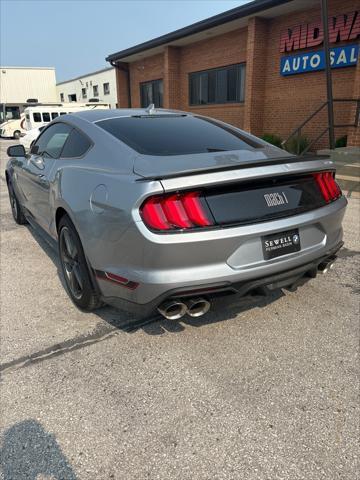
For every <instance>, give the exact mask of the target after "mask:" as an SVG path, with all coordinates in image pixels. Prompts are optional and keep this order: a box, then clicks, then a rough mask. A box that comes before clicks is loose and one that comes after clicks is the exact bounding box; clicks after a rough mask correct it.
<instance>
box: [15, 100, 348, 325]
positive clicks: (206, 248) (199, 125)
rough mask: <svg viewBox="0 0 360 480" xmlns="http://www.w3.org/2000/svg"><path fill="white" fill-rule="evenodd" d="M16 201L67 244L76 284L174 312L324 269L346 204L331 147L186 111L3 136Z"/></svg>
mask: <svg viewBox="0 0 360 480" xmlns="http://www.w3.org/2000/svg"><path fill="white" fill-rule="evenodd" d="M8 155H9V156H10V157H11V158H10V160H9V162H8V164H7V168H6V180H7V184H8V189H9V195H10V201H11V207H12V213H13V216H14V219H15V221H16V222H17V223H19V224H24V223H26V222H30V223H31V225H33V226H34V227H35V228H37V229H39V230H40V231H41V232H42V233H43V234H44V235H45V236H47V237H48V239H50V240H51V241H52V242H53V243H56V244H57V246H58V250H59V256H60V262H61V266H62V270H63V273H64V278H65V281H66V285H67V289H68V293H69V295H70V297H71V299H72V300H73V302H74V303H75V304H76V305H77V306H78V307H80V308H82V309H84V310H92V309H94V308H97V307H99V306H100V305H102V304H103V303H107V304H110V305H113V306H116V307H118V308H121V309H125V310H130V311H133V312H135V313H136V314H138V315H141V316H143V315H149V314H150V313H151V312H152V311H156V309H158V310H159V312H160V313H161V314H162V315H163V316H165V317H166V318H168V319H178V318H181V317H182V316H183V315H185V314H189V315H191V316H193V317H196V316H201V315H203V314H204V313H206V312H207V311H208V310H209V308H210V302H211V299H212V298H213V297H214V296H220V295H229V294H231V293H238V294H241V295H250V294H253V293H254V292H255V293H256V292H259V291H262V292H263V293H264V292H265V291H267V290H268V289H276V288H282V287H289V286H292V285H294V284H296V283H298V282H299V280H302V279H304V278H305V277H315V276H316V274H317V272H319V271H320V272H325V271H326V270H327V269H328V268H329V267H330V266H331V265H332V263H333V261H334V260H335V258H336V253H337V251H338V250H339V248H341V246H342V234H343V232H342V227H341V222H342V219H343V215H344V212H345V207H346V203H347V202H346V199H345V198H344V196H342V194H341V191H340V189H339V186H338V185H337V183H336V181H335V178H334V177H335V167H334V164H333V163H332V162H331V161H330V160H329V159H328V158H326V157H323V158H320V157H313V158H308V157H306V158H299V157H297V156H294V155H290V154H289V153H287V152H285V151H283V150H281V149H278V148H276V147H274V146H272V145H269V144H268V143H266V142H264V141H262V140H260V139H258V138H256V137H254V136H252V135H250V134H248V133H246V132H244V131H242V130H239V129H237V128H235V127H232V126H230V125H227V124H225V123H222V122H220V121H216V120H214V119H211V118H207V117H203V116H199V115H194V114H190V113H186V112H178V111H170V110H162V109H161V110H160V109H159V110H155V109H154V108H151V107H150V108H148V109H145V110H144V109H128V110H95V111H84V112H79V113H75V114H72V115H64V116H62V117H59V118H57V119H56V120H54V121H53V122H51V123H50V124H49V126H48V127H47V128H46V129H45V130H43V132H42V133H41V135H40V136H39V137H38V139H37V140H36V142H35V143H34V145H33V146H32V148H31V151H30V153H29V154H26V153H25V151H24V148H23V146H22V145H14V146H11V147H9V149H8Z"/></svg>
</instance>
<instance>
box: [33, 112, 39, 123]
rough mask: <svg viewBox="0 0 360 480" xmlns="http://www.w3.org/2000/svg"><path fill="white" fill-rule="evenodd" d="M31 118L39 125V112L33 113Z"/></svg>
mask: <svg viewBox="0 0 360 480" xmlns="http://www.w3.org/2000/svg"><path fill="white" fill-rule="evenodd" d="M33 117H34V122H36V123H41V113H40V112H34V113H33Z"/></svg>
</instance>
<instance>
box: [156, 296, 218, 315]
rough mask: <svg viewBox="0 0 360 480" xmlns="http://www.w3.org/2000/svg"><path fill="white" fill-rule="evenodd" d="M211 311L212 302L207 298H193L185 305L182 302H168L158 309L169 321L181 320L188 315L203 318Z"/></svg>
mask: <svg viewBox="0 0 360 480" xmlns="http://www.w3.org/2000/svg"><path fill="white" fill-rule="evenodd" d="M209 310H210V302H209V301H208V300H205V298H201V297H199V298H191V299H190V300H187V302H186V303H184V302H183V301H181V300H168V301H166V302H164V303H162V304H161V305H160V306H159V307H158V312H159V313H160V314H161V315H162V316H163V317H164V318H166V319H167V320H179V319H180V318H182V317H183V316H184V315H185V314H186V313H187V314H188V315H190V317H194V318H195V317H201V316H202V315H205V313H207V312H208V311H209Z"/></svg>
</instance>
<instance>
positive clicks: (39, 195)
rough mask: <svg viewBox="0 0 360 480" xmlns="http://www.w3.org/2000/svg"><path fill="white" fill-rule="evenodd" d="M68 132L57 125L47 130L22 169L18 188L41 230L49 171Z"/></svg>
mask: <svg viewBox="0 0 360 480" xmlns="http://www.w3.org/2000/svg"><path fill="white" fill-rule="evenodd" d="M71 130H72V127H71V126H69V125H67V124H65V123H61V122H57V123H54V124H53V125H50V126H49V127H47V128H46V129H45V130H44V131H43V132H42V133H41V135H40V136H39V138H38V139H37V140H36V142H35V143H34V145H33V146H32V148H31V150H30V154H29V155H28V159H27V165H26V167H25V168H24V169H23V179H22V189H23V191H24V193H25V195H26V197H27V199H28V207H27V208H28V210H29V211H30V213H31V214H32V215H33V217H34V219H35V220H36V221H37V223H39V225H40V226H42V227H43V228H45V230H48V228H49V224H50V221H51V218H50V185H51V171H52V170H53V168H54V166H55V163H56V160H57V159H58V158H59V156H60V154H61V151H62V149H63V147H64V144H65V142H66V140H67V138H68V136H69V134H70V132H71Z"/></svg>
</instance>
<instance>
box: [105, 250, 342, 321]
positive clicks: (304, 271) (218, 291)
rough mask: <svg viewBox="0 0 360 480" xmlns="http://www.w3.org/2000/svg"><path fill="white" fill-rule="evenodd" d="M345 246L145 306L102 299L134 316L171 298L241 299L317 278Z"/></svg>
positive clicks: (184, 290)
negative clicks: (262, 274) (299, 262)
mask: <svg viewBox="0 0 360 480" xmlns="http://www.w3.org/2000/svg"><path fill="white" fill-rule="evenodd" d="M342 246H343V242H340V243H339V244H338V245H336V247H334V248H332V249H331V250H329V251H328V252H327V253H326V254H325V255H323V256H322V257H320V258H318V259H316V260H314V261H312V262H310V263H306V264H304V265H301V266H299V267H297V268H293V269H291V270H285V271H282V272H278V273H276V274H274V275H270V276H267V277H261V278H257V279H252V280H248V281H241V282H237V283H231V282H223V283H216V284H214V283H209V284H208V285H198V286H193V287H192V288H191V289H190V290H189V288H188V287H182V288H178V289H174V290H171V291H167V292H164V293H163V294H161V295H160V296H159V297H157V298H155V299H153V300H152V301H150V302H148V303H146V304H139V303H134V302H132V301H130V300H127V299H124V298H120V297H104V296H103V297H102V299H103V301H104V302H105V303H107V304H109V305H112V306H114V307H116V308H119V309H121V310H126V311H128V312H132V313H134V314H135V315H136V314H139V315H140V314H141V315H147V314H151V313H152V312H154V311H155V309H156V308H157V307H158V306H159V305H161V303H163V302H164V301H165V300H167V299H170V298H181V299H186V298H191V297H193V296H197V297H199V296H205V297H206V298H212V297H214V296H217V297H219V296H223V295H227V294H237V295H240V296H246V295H249V294H251V293H252V292H254V293H255V292H256V291H259V289H261V288H264V287H267V288H268V289H269V290H275V289H279V288H285V287H290V286H293V285H296V284H297V283H298V282H299V281H301V280H302V279H304V278H305V279H306V277H307V278H308V279H309V278H315V277H316V275H317V273H318V271H319V266H320V265H322V264H324V262H327V261H333V260H335V259H336V254H337V252H338V251H339V250H340V249H341V247H342Z"/></svg>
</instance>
